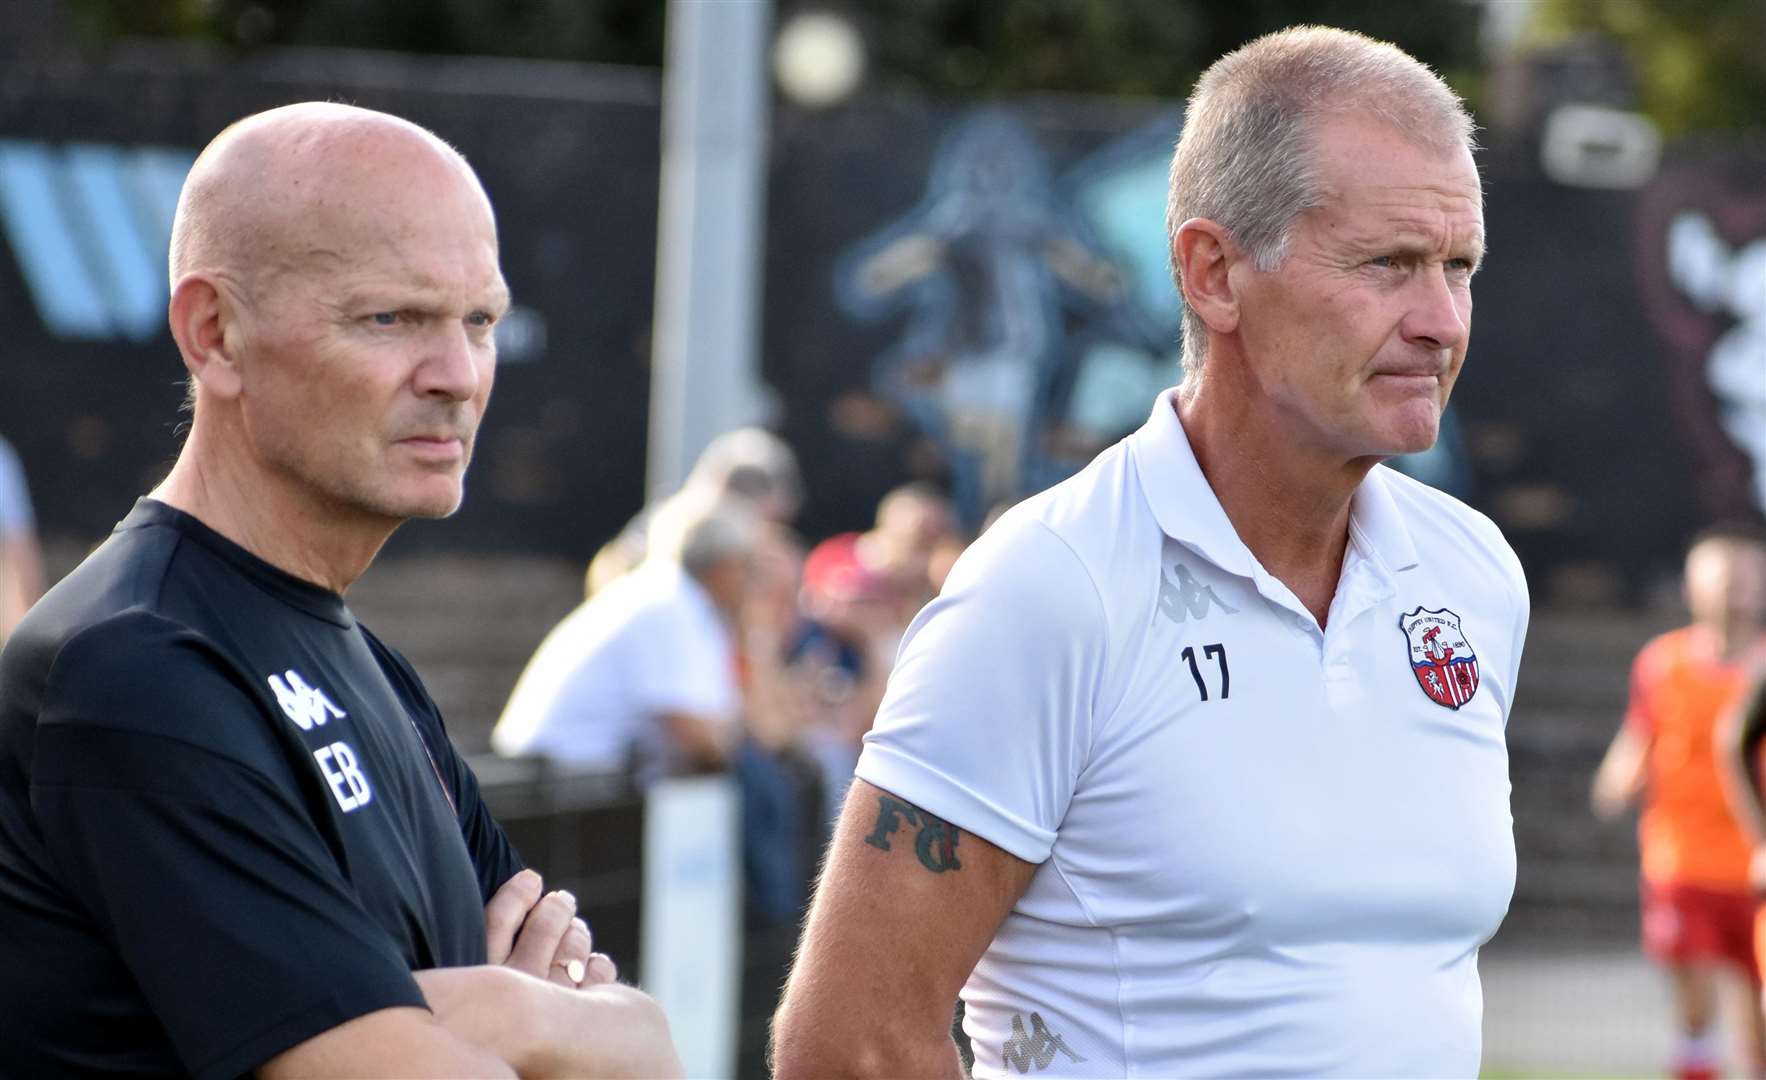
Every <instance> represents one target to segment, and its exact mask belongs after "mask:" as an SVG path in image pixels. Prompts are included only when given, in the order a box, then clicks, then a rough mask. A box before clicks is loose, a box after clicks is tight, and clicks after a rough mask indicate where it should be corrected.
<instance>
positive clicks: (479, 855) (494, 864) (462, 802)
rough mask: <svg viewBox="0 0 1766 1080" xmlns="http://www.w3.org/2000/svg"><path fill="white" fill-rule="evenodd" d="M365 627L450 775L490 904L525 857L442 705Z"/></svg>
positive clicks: (457, 808) (426, 745)
mask: <svg viewBox="0 0 1766 1080" xmlns="http://www.w3.org/2000/svg"><path fill="white" fill-rule="evenodd" d="M362 632H363V635H364V636H365V637H366V638H367V639H368V643H369V644H370V645H371V646H373V649H374V653H375V655H376V657H377V658H378V659H379V660H380V662H381V665H382V666H383V667H384V668H385V669H386V670H387V674H388V675H389V677H391V678H392V679H393V680H394V681H395V682H397V683H398V684H399V689H400V694H401V696H402V697H404V698H405V699H406V700H407V701H409V702H410V703H411V706H412V707H413V708H414V709H416V711H417V719H418V734H419V736H420V737H421V738H422V739H423V743H424V749H426V750H428V751H429V754H430V756H431V757H432V758H433V759H434V761H435V763H436V768H437V769H438V770H440V772H441V773H442V775H443V776H445V777H446V780H445V781H444V784H445V786H446V787H447V790H448V795H449V797H450V798H451V799H452V800H453V802H454V816H455V817H456V818H457V819H458V820H459V822H460V835H461V837H462V838H463V839H464V840H465V841H466V854H467V855H468V856H469V857H470V858H471V859H472V871H473V873H474V874H475V875H477V877H478V891H479V895H480V897H481V898H482V899H483V900H484V902H485V903H487V904H488V903H490V899H491V897H492V896H493V895H495V894H496V891H497V890H498V889H500V888H502V886H503V883H504V882H506V881H508V880H509V879H510V878H512V877H514V876H515V875H516V874H519V873H520V872H521V871H522V869H523V868H524V867H525V866H526V865H527V864H526V863H524V862H522V859H521V855H520V854H519V853H518V852H517V851H516V850H515V845H513V844H511V843H510V842H509V838H508V837H507V836H506V835H504V833H503V827H502V826H501V825H498V824H497V820H496V818H494V817H492V816H491V812H490V808H489V807H487V806H486V805H485V802H484V796H483V794H482V793H481V792H480V791H479V788H478V777H477V776H476V775H475V774H474V773H473V771H472V767H471V766H470V765H468V764H466V759H465V758H463V757H461V756H460V753H459V751H457V750H455V749H454V741H453V740H452V739H450V738H448V728H447V724H446V723H445V722H444V721H443V720H442V715H441V708H440V706H438V705H436V703H435V699H434V698H432V697H430V696H429V691H428V690H426V689H425V688H424V686H423V680H422V679H419V678H418V677H417V671H416V669H415V668H413V667H412V666H411V662H410V661H409V660H407V659H405V657H404V656H403V655H401V654H400V653H399V652H398V650H396V649H393V648H392V647H390V646H388V645H387V644H386V643H385V642H383V641H381V640H380V639H379V638H378V637H376V636H375V635H374V634H372V633H370V632H369V631H368V628H367V627H365V626H364V627H362Z"/></svg>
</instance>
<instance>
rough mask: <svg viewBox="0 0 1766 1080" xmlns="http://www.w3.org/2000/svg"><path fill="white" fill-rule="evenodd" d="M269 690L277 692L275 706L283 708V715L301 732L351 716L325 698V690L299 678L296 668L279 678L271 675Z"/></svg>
mask: <svg viewBox="0 0 1766 1080" xmlns="http://www.w3.org/2000/svg"><path fill="white" fill-rule="evenodd" d="M269 681H270V689H271V690H273V691H275V693H276V704H278V705H280V706H282V712H283V714H284V715H286V716H287V717H288V718H289V719H290V720H292V721H294V726H295V727H297V728H300V729H301V730H302V731H311V730H313V729H314V728H315V727H321V726H323V725H324V723H325V721H327V720H330V719H333V718H335V719H338V720H342V719H343V718H344V717H345V716H348V715H349V714H348V713H346V712H344V711H343V710H342V709H340V708H338V707H337V706H336V705H334V704H332V702H331V699H330V698H328V697H326V696H325V691H323V690H321V689H319V688H318V687H316V686H308V685H307V681H306V680H305V679H303V678H301V677H300V672H298V671H295V670H294V669H293V668H290V669H289V670H287V671H285V672H283V673H282V674H280V675H272V676H270V680H269Z"/></svg>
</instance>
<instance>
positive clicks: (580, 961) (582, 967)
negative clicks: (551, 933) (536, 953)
mask: <svg viewBox="0 0 1766 1080" xmlns="http://www.w3.org/2000/svg"><path fill="white" fill-rule="evenodd" d="M588 961H589V924H588V923H585V922H583V921H582V920H581V919H572V920H570V925H569V926H568V927H566V928H565V930H564V937H563V938H562V939H561V940H560V941H559V942H558V952H557V954H556V955H555V956H553V957H552V966H551V967H550V968H549V969H548V970H547V972H546V977H547V978H549V979H551V980H552V981H553V982H555V983H558V984H559V985H561V986H568V987H571V988H573V989H574V988H575V987H578V986H581V985H582V981H583V980H584V979H585V978H587V977H588V973H589V969H588Z"/></svg>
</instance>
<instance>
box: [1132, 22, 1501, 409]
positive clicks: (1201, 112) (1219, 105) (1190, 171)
mask: <svg viewBox="0 0 1766 1080" xmlns="http://www.w3.org/2000/svg"><path fill="white" fill-rule="evenodd" d="M1346 113H1355V114H1358V115H1363V116H1373V117H1377V118H1379V119H1381V120H1384V121H1385V122H1386V123H1388V124H1390V125H1391V126H1392V127H1393V129H1394V130H1396V131H1399V132H1401V133H1403V134H1404V135H1405V136H1406V137H1408V138H1410V139H1412V140H1414V141H1415V142H1416V143H1418V144H1419V145H1421V146H1424V147H1426V148H1428V149H1431V150H1436V151H1440V152H1442V153H1450V152H1452V151H1454V150H1457V149H1459V148H1462V147H1463V148H1465V149H1467V150H1472V149H1475V148H1476V145H1477V144H1476V142H1475V141H1474V138H1473V132H1474V130H1475V128H1476V125H1475V124H1474V123H1473V121H1472V117H1471V114H1470V113H1468V112H1467V111H1466V108H1465V103H1464V102H1462V101H1461V100H1460V98H1459V95H1458V94H1455V93H1454V92H1453V90H1452V89H1451V88H1450V87H1449V86H1448V85H1447V84H1446V83H1445V82H1443V81H1442V80H1441V77H1440V76H1439V75H1437V74H1435V72H1434V71H1432V70H1430V69H1429V67H1428V65H1426V64H1424V63H1422V62H1421V61H1419V60H1417V59H1416V58H1415V57H1413V56H1411V55H1410V54H1409V53H1406V52H1405V51H1404V50H1402V49H1400V48H1398V47H1397V46H1395V45H1390V44H1388V43H1386V42H1383V41H1376V40H1374V39H1373V38H1370V37H1367V36H1366V35H1364V34H1358V33H1355V32H1354V31H1351V30H1337V29H1332V28H1330V27H1324V26H1296V27H1290V28H1289V29H1287V30H1282V31H1278V32H1277V33H1273V34H1265V35H1264V36H1263V37H1260V38H1257V39H1256V40H1255V41H1252V42H1250V43H1249V44H1247V45H1244V46H1242V47H1240V48H1238V49H1236V50H1234V51H1233V52H1230V53H1228V54H1226V55H1225V56H1223V57H1221V58H1220V59H1219V60H1216V61H1215V62H1214V63H1213V64H1212V65H1211V66H1210V67H1209V68H1208V70H1207V71H1204V72H1203V73H1202V77H1201V78H1200V79H1198V80H1197V81H1196V88H1195V90H1194V91H1193V92H1192V93H1191V94H1190V100H1189V106H1188V108H1187V110H1186V111H1185V114H1184V122H1183V135H1182V137H1181V138H1179V139H1178V142H1177V150H1176V152H1175V153H1174V154H1173V155H1172V158H1171V179H1170V187H1169V192H1168V195H1167V199H1166V208H1165V234H1166V239H1167V242H1168V243H1169V245H1170V247H1169V250H1170V252H1171V276H1172V280H1173V281H1174V282H1175V283H1176V285H1177V290H1178V294H1179V295H1180V296H1181V295H1182V294H1183V269H1182V267H1181V266H1180V265H1179V263H1178V258H1177V230H1178V228H1179V227H1180V226H1182V225H1183V223H1184V222H1186V221H1188V220H1190V219H1191V218H1207V219H1208V220H1210V221H1213V222H1215V223H1217V224H1219V225H1221V226H1222V227H1224V228H1225V229H1226V230H1227V232H1228V233H1230V234H1231V235H1232V237H1233V239H1234V241H1236V242H1237V243H1238V244H1239V245H1241V246H1242V247H1243V248H1244V249H1245V250H1246V251H1248V252H1249V253H1250V254H1251V259H1252V264H1253V265H1254V266H1255V267H1256V268H1257V269H1258V270H1259V271H1261V272H1263V273H1269V272H1270V271H1273V270H1276V269H1279V268H1280V267H1281V265H1282V262H1283V260H1284V259H1286V258H1287V255H1288V242H1289V239H1290V237H1291V235H1292V231H1293V224H1294V219H1295V218H1296V217H1298V216H1299V215H1300V214H1301V213H1303V212H1305V211H1307V210H1310V209H1312V208H1313V207H1316V206H1319V205H1321V204H1322V203H1323V201H1324V199H1325V195H1326V192H1325V190H1324V182H1323V180H1322V178H1321V177H1320V175H1319V169H1318V162H1317V156H1316V154H1315V153H1314V146H1313V134H1314V132H1315V131H1316V129H1317V124H1318V122H1319V121H1320V120H1321V119H1322V118H1324V117H1327V116H1336V115H1342V114H1346ZM1207 354H1208V327H1207V325H1206V324H1205V323H1203V322H1202V319H1201V316H1199V315H1197V314H1196V313H1195V312H1194V311H1192V310H1190V309H1189V307H1188V306H1187V305H1186V306H1185V308H1184V315H1183V357H1184V370H1185V376H1184V380H1185V382H1186V383H1187V382H1190V381H1191V380H1192V379H1193V378H1194V376H1195V374H1196V372H1198V371H1199V370H1200V369H1201V367H1202V365H1203V364H1204V363H1205V362H1206V360H1207Z"/></svg>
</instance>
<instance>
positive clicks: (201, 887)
mask: <svg viewBox="0 0 1766 1080" xmlns="http://www.w3.org/2000/svg"><path fill="white" fill-rule="evenodd" d="M520 868H521V863H520V860H519V858H518V856H517V855H516V854H515V852H514V850H513V848H511V847H510V845H509V843H508V841H507V840H506V839H505V838H504V836H503V833H502V830H501V829H499V828H498V827H497V824H496V822H495V821H493V820H492V819H491V817H490V815H489V813H488V812H487V811H486V810H485V807H484V804H483V803H482V801H481V800H480V798H479V792H478V784H477V781H476V780H475V779H474V778H473V776H472V773H471V771H470V770H469V769H468V768H467V767H466V765H465V763H464V762H463V761H461V759H460V758H459V757H458V756H457V755H456V754H455V752H454V750H453V748H452V746H451V745H450V743H449V742H448V738H447V735H446V733H445V731H444V730H443V727H442V721H441V717H440V716H439V714H438V713H437V710H436V707H435V704H434V703H433V702H432V701H431V700H430V698H429V695H428V694H427V693H426V692H425V691H424V689H423V687H422V685H421V684H420V683H419V682H418V680H417V676H416V674H415V673H414V672H413V671H412V670H411V667H410V665H409V664H407V663H406V662H405V660H404V659H403V658H402V657H400V656H399V655H398V654H397V653H395V652H393V651H392V650H391V649H389V648H387V647H386V646H385V645H382V644H381V643H380V642H379V641H378V640H377V639H375V637H374V636H373V635H372V634H370V633H369V632H368V631H367V629H366V628H365V627H363V626H362V625H361V624H359V623H357V622H356V620H355V618H354V616H352V615H351V614H350V611H349V609H348V608H347V607H345V606H344V603H343V599H342V597H340V596H338V595H337V594H335V593H332V592H330V591H328V590H325V589H323V588H320V587H318V586H315V585H312V584H310V583H308V582H304V581H301V580H300V579H298V578H295V577H292V576H290V575H288V574H286V573H283V572H282V571H280V570H278V569H276V568H275V567H273V566H271V565H269V564H268V563H266V562H264V561H263V560H261V559H258V558H256V557H255V556H253V555H251V554H250V553H248V552H246V551H245V550H244V549H243V548H241V547H239V546H238V545H236V544H233V543H232V542H230V541H228V540H226V539H225V538H223V537H222V536H220V535H219V534H218V533H216V532H214V531H213V530H211V529H209V528H207V527H206V526H204V525H203V524H202V523H201V522H199V521H197V520H196V519H195V518H193V517H191V516H189V515H188V514H184V513H182V512H180V511H178V510H174V509H172V508H171V507H168V506H166V505H164V504H162V503H158V502H154V501H152V500H149V499H143V500H141V501H140V502H139V503H138V504H137V505H136V507H135V509H134V511H133V512H132V513H131V514H130V515H129V516H128V518H127V519H125V520H124V521H123V522H122V523H121V524H120V525H119V526H118V527H117V529H116V532H115V533H114V534H112V536H111V537H110V539H109V540H108V541H107V542H106V543H105V544H104V545H103V546H101V547H100V548H99V549H98V550H97V551H96V552H95V553H94V554H93V555H92V556H91V557H90V558H88V559H87V560H86V561H85V562H84V563H82V564H81V565H80V567H79V568H78V569H77V570H75V571H74V572H73V574H71V575H70V576H69V577H68V578H67V579H66V580H65V581H63V582H62V583H61V584H59V585H57V586H56V587H55V588H54V589H53V590H51V591H50V593H49V595H48V596H46V597H45V598H44V599H43V600H42V601H41V602H40V603H39V604H38V605H37V607H36V608H34V609H33V610H32V612H31V614H30V615H29V616H28V617H27V618H26V619H25V620H24V622H23V623H22V624H21V625H20V626H19V628H18V630H17V631H16V633H15V634H14V635H13V637H12V639H11V640H10V641H9V642H8V643H7V645H6V649H5V652H4V654H0V973H3V974H0V1029H3V1032H4V1033H3V1034H0V1075H4V1076H53V1075H63V1074H69V1073H76V1074H77V1073H88V1072H90V1073H100V1072H101V1073H107V1074H108V1073H130V1074H146V1075H177V1074H185V1073H188V1074H194V1075H197V1076H203V1077H230V1076H236V1075H239V1074H241V1073H245V1072H248V1071H250V1070H251V1069H252V1068H254V1067H255V1066H257V1065H259V1064H261V1063H263V1062H264V1061H265V1060H267V1059H268V1058H270V1057H272V1056H274V1055H275V1054H277V1053H278V1052H280V1051H282V1050H285V1049H287V1048H288V1047H290V1046H293V1045H295V1044H296V1043H299V1042H301V1041H303V1040H305V1039H307V1038H310V1037H312V1036H313V1035H316V1034H318V1033H320V1032H323V1031H325V1030H327V1029H329V1028H332V1027H335V1026H337V1025H338V1024H341V1023H343V1022H344V1021H346V1020H349V1019H351V1018H353V1017H356V1016H360V1015H362V1014H364V1013H367V1012H371V1011H373V1010H376V1009H381V1008H386V1007H389V1006H398V1005H412V1006H419V1007H421V1006H422V1005H423V997H422V995H421V994H420V993H419V991H418V988H417V984H416V982H415V981H414V980H413V979H412V978H411V972H412V971H413V970H416V969H421V968H429V967H447V966H454V965H463V964H478V963H483V962H484V959H485V953H484V903H485V901H486V900H487V899H488V898H489V897H490V895H491V894H492V893H493V892H494V891H495V890H496V888H497V887H498V886H499V885H501V884H502V883H503V882H504V881H506V880H508V878H509V877H510V876H511V875H513V874H514V873H515V872H516V871H518V870H519V869H520Z"/></svg>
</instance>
